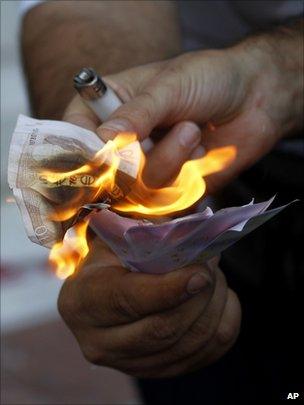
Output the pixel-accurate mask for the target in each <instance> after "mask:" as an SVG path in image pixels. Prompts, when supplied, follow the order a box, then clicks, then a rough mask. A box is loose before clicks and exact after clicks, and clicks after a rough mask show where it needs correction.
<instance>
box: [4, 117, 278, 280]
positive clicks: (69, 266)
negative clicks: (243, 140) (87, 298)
mask: <svg viewBox="0 0 304 405" xmlns="http://www.w3.org/2000/svg"><path fill="white" fill-rule="evenodd" d="M235 155H236V149H235V147H234V146H227V147H223V148H218V149H214V150H212V151H210V152H208V153H207V154H206V155H205V156H204V157H202V158H200V159H196V160H191V161H188V162H186V163H185V164H184V165H183V167H182V168H181V171H180V173H179V174H178V175H177V177H176V179H175V180H174V181H173V182H172V184H170V185H169V186H166V187H163V188H159V189H151V188H149V187H147V186H146V185H145V183H144V182H143V180H142V171H143V168H144V164H145V157H144V154H143V153H142V151H141V148H140V144H139V143H138V142H137V141H136V135H134V134H128V133H123V134H120V135H118V136H117V137H116V138H115V139H114V140H113V141H109V142H107V143H106V144H104V143H103V142H102V141H101V140H100V139H99V138H98V137H97V135H96V134H95V133H93V132H91V131H88V130H85V129H83V128H79V127H77V126H75V125H72V124H69V123H65V122H57V121H40V120H34V119H31V118H27V117H25V116H20V117H19V119H18V122H17V126H16V129H15V132H14V134H13V137H12V142H11V148H10V156H9V176H8V178H9V185H10V187H11V188H12V189H13V192H14V196H15V198H16V201H17V204H18V206H19V208H20V211H21V213H22V216H23V220H24V224H25V228H26V230H27V233H28V236H29V238H30V239H31V240H32V241H33V242H36V243H39V244H41V245H44V246H46V247H52V250H51V254H50V260H51V262H52V263H54V264H55V265H56V272H57V275H58V276H59V277H61V278H65V277H66V276H68V275H70V274H72V273H73V272H74V271H75V269H76V268H77V266H78V265H79V263H80V262H81V261H82V260H83V258H84V257H86V255H87V254H88V252H89V247H88V243H87V239H86V230H87V227H88V226H90V227H91V228H92V229H93V230H94V232H95V233H96V234H97V235H98V236H99V237H100V238H101V239H103V240H104V241H105V243H107V244H108V245H109V246H110V248H111V249H112V250H113V251H114V252H115V253H116V254H117V255H118V257H119V258H120V260H121V263H122V264H123V265H124V266H125V267H127V268H129V269H130V270H132V271H142V272H151V273H164V272H168V271H171V270H174V269H176V268H179V267H183V266H185V265H187V264H190V263H193V262H203V261H205V260H208V259H209V258H211V257H213V256H214V255H216V254H218V253H220V252H221V251H222V250H224V249H225V248H227V247H228V246H230V245H231V244H232V243H234V242H236V241H237V240H239V239H240V238H241V237H242V236H244V235H245V234H247V233H248V232H251V231H252V230H253V229H255V228H256V227H258V226H260V225H261V224H262V223H264V222H265V221H266V220H268V219H270V218H271V217H272V216H274V215H275V214H277V213H278V212H279V211H280V210H282V209H283V208H284V207H280V208H276V209H273V210H270V211H267V212H265V211H266V210H267V208H268V207H269V205H270V204H271V202H272V199H271V200H269V201H266V202H264V203H259V204H253V202H252V203H250V204H248V205H246V206H243V207H235V208H227V209H224V210H220V211H218V212H216V213H213V212H212V210H211V209H210V208H206V209H205V210H204V211H202V212H198V213H195V214H192V215H187V216H184V217H181V218H177V219H173V220H166V221H164V222H163V223H157V224H155V223H154V222H155V219H159V218H163V217H164V216H166V215H170V214H173V213H175V214H176V213H177V212H179V211H182V210H184V209H186V208H189V207H191V206H192V205H193V204H194V203H195V202H197V201H198V200H199V199H200V198H201V197H202V196H203V194H204V192H205V188H206V184H205V181H204V176H208V175H209V174H212V173H215V172H218V171H221V170H224V169H225V167H227V166H228V165H229V164H230V163H231V162H232V161H233V159H234V158H235ZM105 203H108V205H107V204H105ZM130 216H131V217H132V218H130ZM158 222H159V221H158Z"/></svg>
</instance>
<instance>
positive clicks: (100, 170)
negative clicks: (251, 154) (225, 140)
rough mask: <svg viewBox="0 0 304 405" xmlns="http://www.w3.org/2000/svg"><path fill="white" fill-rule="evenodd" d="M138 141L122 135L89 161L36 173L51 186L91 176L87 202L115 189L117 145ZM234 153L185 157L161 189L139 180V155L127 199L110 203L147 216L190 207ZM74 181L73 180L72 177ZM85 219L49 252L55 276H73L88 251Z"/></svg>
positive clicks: (65, 213) (230, 149)
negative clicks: (92, 180)
mask: <svg viewBox="0 0 304 405" xmlns="http://www.w3.org/2000/svg"><path fill="white" fill-rule="evenodd" d="M135 140H136V135H135V134H130V133H121V134H119V135H118V136H117V137H116V138H115V139H114V140H113V141H109V142H107V143H106V145H105V146H104V147H103V148H102V149H101V150H100V151H98V152H97V153H96V155H95V157H94V159H93V161H92V162H90V163H87V164H85V165H83V166H81V167H79V168H77V169H75V170H71V171H68V172H51V171H43V172H42V173H40V175H41V176H43V178H44V179H46V181H47V182H48V183H50V184H51V185H52V184H53V183H55V184H57V183H58V182H59V183H60V182H63V181H65V179H67V178H69V179H70V178H73V179H77V176H79V175H88V176H89V175H91V176H94V178H95V181H94V184H93V186H92V188H93V193H92V199H91V200H90V201H87V203H94V202H98V197H99V196H100V195H101V194H102V193H103V192H105V191H108V192H111V190H113V188H114V187H115V180H116V173H117V170H118V167H119V164H120V155H119V151H120V149H122V148H124V147H126V146H127V145H128V144H130V143H132V142H134V141H135ZM235 156H236V148H235V147H234V146H226V147H222V148H217V149H213V150H211V151H209V152H208V153H207V154H206V155H205V156H204V157H202V158H200V159H196V160H190V161H187V162H186V163H185V164H184V165H183V166H182V168H181V170H180V172H179V174H178V175H177V177H176V179H175V180H174V181H173V182H172V184H170V185H168V186H165V187H162V188H158V189H155V188H149V187H147V186H146V185H145V183H144V181H143V169H144V166H145V156H144V154H143V153H142V154H141V162H140V169H139V173H138V175H137V178H136V181H135V183H134V184H133V185H132V188H131V190H130V192H129V194H127V195H126V196H125V197H123V198H121V199H120V200H117V201H113V202H112V208H113V209H114V210H115V211H117V212H123V213H132V214H139V215H145V216H150V217H151V216H152V217H156V216H163V215H168V214H171V213H175V212H178V211H181V210H184V209H186V208H189V207H190V206H192V205H193V204H194V203H195V202H197V201H198V200H199V199H200V198H201V197H202V196H203V195H204V193H205V190H206V182H205V180H204V177H205V176H208V175H210V174H212V173H216V172H219V171H221V170H223V169H225V168H226V167H227V166H228V165H229V164H230V163H231V162H232V161H233V160H234V159H235ZM75 181H76V180H75ZM79 208H80V207H79V206H77V201H76V204H75V207H72V208H71V207H69V208H65V209H62V210H61V211H60V212H59V213H57V214H56V215H54V214H53V217H52V218H51V219H52V220H54V221H64V220H67V219H69V218H71V217H73V216H74V215H75V214H76V212H77V210H78V209H79ZM87 227H88V221H82V222H79V223H77V224H76V225H74V226H73V227H72V228H70V229H69V230H68V231H67V232H66V234H65V237H64V239H63V241H62V242H58V243H56V244H55V245H54V246H53V248H52V250H51V253H50V257H49V259H50V261H51V263H52V264H54V265H55V267H56V274H57V276H58V277H59V278H66V277H68V276H69V275H71V274H73V272H74V271H75V269H76V267H77V266H78V265H79V263H80V262H81V260H83V259H84V257H85V256H86V255H87V254H88V252H89V247H88V244H87V239H86V230H87Z"/></svg>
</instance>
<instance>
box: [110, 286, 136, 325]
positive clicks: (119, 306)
mask: <svg viewBox="0 0 304 405" xmlns="http://www.w3.org/2000/svg"><path fill="white" fill-rule="evenodd" d="M109 305H110V308H111V310H112V311H114V312H116V313H117V314H119V315H122V316H124V317H126V318H132V319H138V318H139V313H138V311H137V310H136V309H135V307H134V305H133V304H132V303H131V299H130V298H129V297H127V296H126V294H125V293H124V292H123V291H122V290H121V289H118V288H116V289H113V290H112V293H111V294H110V300H109Z"/></svg>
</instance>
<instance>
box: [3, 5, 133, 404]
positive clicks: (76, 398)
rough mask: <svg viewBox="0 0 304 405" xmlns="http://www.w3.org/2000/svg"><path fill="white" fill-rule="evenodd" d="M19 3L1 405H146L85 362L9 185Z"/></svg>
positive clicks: (9, 115) (8, 120) (8, 125)
mask: <svg viewBox="0 0 304 405" xmlns="http://www.w3.org/2000/svg"><path fill="white" fill-rule="evenodd" d="M19 3H20V2H19V1H3V0H1V404H39V405H42V404H106V405H108V404H109V405H110V404H139V403H140V399H139V397H138V393H137V391H136V387H135V386H134V384H133V381H132V380H131V379H130V378H129V377H127V376H125V375H124V374H122V373H119V372H116V371H113V370H110V369H107V368H103V367H96V366H92V365H90V364H89V363H87V362H86V361H85V360H84V359H83V357H82V354H81V353H80V350H79V348H78V345H77V343H76V341H75V339H74V337H73V336H72V335H71V334H70V332H69V331H68V329H67V328H66V326H65V325H64V324H63V322H62V321H61V319H60V318H59V315H58V313H57V309H56V300H57V295H58V292H59V289H60V285H61V281H60V280H58V279H57V278H56V277H55V276H54V275H53V274H52V273H51V271H50V270H49V269H48V265H47V256H48V251H47V250H46V249H45V248H42V247H40V246H38V245H35V244H33V243H31V242H30V241H29V240H28V239H27V236H26V234H25V231H24V227H23V224H22V220H21V215H20V214H19V212H18V209H17V206H16V204H15V203H14V202H13V198H12V194H11V192H10V190H9V188H8V185H7V161H8V150H9V142H10V137H11V135H12V132H13V130H14V126H15V124H16V120H17V117H18V114H21V113H22V114H29V108H28V101H27V96H26V89H25V84H24V80H23V76H22V68H21V63H20V55H19V27H20V22H21V18H20V12H19V7H20V4H19Z"/></svg>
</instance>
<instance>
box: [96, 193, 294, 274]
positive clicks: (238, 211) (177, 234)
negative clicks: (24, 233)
mask: <svg viewBox="0 0 304 405" xmlns="http://www.w3.org/2000/svg"><path fill="white" fill-rule="evenodd" d="M273 200H274V197H273V198H271V199H270V200H268V201H265V202H262V203H258V204H254V203H253V201H252V202H251V203H250V204H248V205H244V206H242V207H231V208H225V209H222V210H219V211H217V212H216V213H213V212H212V210H211V209H210V208H209V207H208V208H206V209H205V210H204V211H202V212H198V213H196V214H192V215H187V216H184V217H182V218H178V219H175V220H172V221H169V222H166V223H163V224H159V225H154V224H152V223H149V222H144V221H136V220H133V219H128V218H124V217H121V216H119V215H117V214H115V213H114V212H111V211H109V210H101V211H100V212H98V213H92V214H91V215H90V227H91V228H92V229H93V230H94V232H95V233H96V234H97V235H98V236H99V237H100V238H101V239H102V240H104V241H105V242H106V244H107V245H108V246H109V247H110V248H111V249H112V250H113V251H114V252H115V253H116V254H117V256H118V257H119V258H120V260H121V262H122V264H123V265H124V266H125V267H127V268H128V269H130V270H132V271H139V272H146V273H154V274H156V273H167V272H169V271H172V270H174V269H177V268H180V267H184V266H186V265H188V264H191V263H202V262H204V261H206V260H208V259H211V258H212V257H213V256H216V255H218V254H219V253H221V252H222V251H223V250H224V249H226V248H228V247H229V246H231V245H232V244H233V243H235V242H237V241H238V240H239V239H240V238H242V237H243V236H245V235H247V234H248V233H249V232H251V231H253V230H254V229H256V228H257V227H259V226H260V225H262V224H263V223H264V222H266V221H267V220H269V219H270V218H272V217H273V216H274V215H276V214H278V213H279V212H280V211H281V210H282V209H284V208H285V207H287V206H288V205H289V204H287V205H285V206H282V207H279V208H275V209H272V210H269V211H266V210H267V208H268V207H269V206H270V204H271V203H272V201H273Z"/></svg>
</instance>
